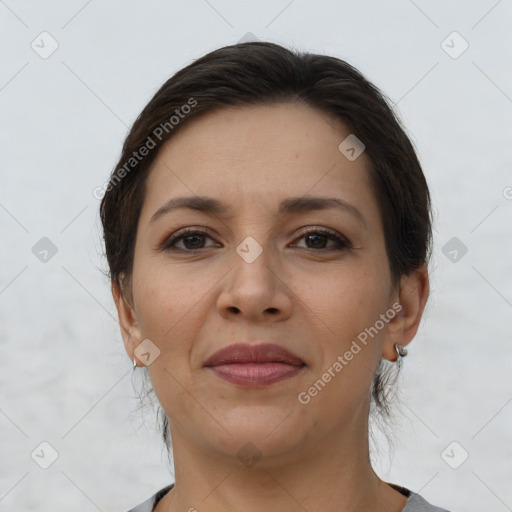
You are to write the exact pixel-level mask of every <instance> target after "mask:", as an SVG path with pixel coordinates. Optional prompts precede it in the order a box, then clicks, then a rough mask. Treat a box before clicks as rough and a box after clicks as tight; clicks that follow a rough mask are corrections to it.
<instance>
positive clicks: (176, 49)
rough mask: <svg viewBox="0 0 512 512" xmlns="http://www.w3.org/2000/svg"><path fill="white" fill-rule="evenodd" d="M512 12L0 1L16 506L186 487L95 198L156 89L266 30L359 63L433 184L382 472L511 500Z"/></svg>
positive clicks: (428, 493) (138, 497) (382, 5)
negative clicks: (145, 402) (146, 380)
mask: <svg viewBox="0 0 512 512" xmlns="http://www.w3.org/2000/svg"><path fill="white" fill-rule="evenodd" d="M511 22H512V1H511V0H500V1H496V0H479V1H458V2H454V1H426V0H415V2H413V1H410V0H393V1H386V2H381V1H373V2H372V1H368V0H366V1H355V0H350V1H334V0H332V1H326V0H324V1H315V2H313V1H309V2H307V1H305V0H295V1H291V2H290V1H289V0H284V1H277V2H271V1H269V0H264V1H261V0H260V1H258V2H248V1H244V2H241V1H239V2H236V1H234V0H209V1H206V0H191V1H189V2H185V1H183V2H177V1H168V2H164V1H162V0H146V1H135V0H124V1H123V2H120V1H113V0H102V1H100V0H89V1H85V0H73V1H70V0H67V1H65V2H64V1H46V2H40V1H35V0H19V1H15V0H5V1H0V144H1V146H0V149H1V151H0V229H1V231H0V232H1V248H2V250H1V264H0V347H1V370H0V393H1V395H0V397H1V399H0V400H1V401H0V464H1V469H0V471H1V472H0V510H2V511H4V510H5V511H7V510H18V511H32V510H34V511H35V510H37V511H43V510H64V509H66V510H67V509H71V510H80V511H83V512H89V511H90V512H94V511H97V510H100V511H103V512H106V511H112V512H115V511H120V512H123V511H125V510H127V509H129V508H131V507H133V506H134V505H136V504H137V503H139V502H141V501H144V500H145V499H146V498H147V497H148V496H150V495H151V494H153V493H154V492H156V491H157V490H158V489H160V488H161V487H163V486H164V485H167V484H168V483H171V482H172V481H173V480H172V475H171V474H170V473H169V471H170V470H172V467H169V466H168V464H167V461H166V453H165V450H164V448H163V444H162V442H161V440H160V434H159V432H158V431H157V430H156V428H155V425H154V411H151V409H146V410H145V411H143V412H139V411H137V403H138V402H137V400H136V398H135V397H136V391H135V390H134V386H135V389H138V388H139V385H140V382H139V381H138V380H137V377H135V378H134V380H133V381H132V371H131V370H132V366H131V362H130V361H129V360H128V357H127V355H126V353H125V351H124V347H123V344H122V341H121V336H120V332H119V327H118V325H117V323H116V315H115V308H114V304H113V301H112V298H111V295H110V288H109V284H108V282H107V280H106V278H105V277H104V276H103V275H102V273H101V269H106V260H105V259H104V258H103V256H102V243H101V234H100V230H99V227H100V222H99V216H98V206H99V201H98V200H97V199H96V198H95V197H94V196H93V194H92V191H93V189H94V188H95V187H97V186H101V185H103V183H104V182H105V180H106V179H107V177H108V175H109V173H110V171H111V170H112V168H113V166H114V165H115V164H116V162H117V159H118V157H119V155H120V151H121V144H122V142H123V139H124V136H125V135H126V133H127V130H128V128H129V126H130V125H131V123H132V122H133V121H134V120H135V118H136V116H137V115H138V113H139V112H140V110H141V109H142V108H143V106H144V105H145V104H146V103H147V102H148V101H149V99H150V98H151V97H152V95H153V94H154V92H155V91H156V90H157V89H158V88H159V87H160V85H161V84H162V83H163V82H164V81H165V80H166V79H167V78H168V77H170V76H171V75H172V74H173V73H174V72H176V71H177V70H178V69H180V68H181V67H183V66H184V65H186V64H188V63H190V62H191V61H192V60H193V59H195V58H198V57H200V56H201V55H203V54H205V53H207V52H208V51H211V50H213V49H215V48H218V47H220V46H225V45H229V44H234V43H236V42H238V41H239V40H240V39H241V38H242V37H244V35H245V34H246V33H248V32H251V33H253V34H254V35H255V36H256V37H257V38H259V39H261V40H268V41H272V42H276V43H280V44H284V45H287V46H291V47H296V48H298V49H301V50H308V51H312V52H316V53H327V54H330V55H334V56H337V57H340V58H342V59H345V60H347V61H348V62H350V63H351V64H353V65H355V66H356V67H357V68H358V69H360V70H361V71H362V72H363V73H364V74H365V75H366V76H367V77H368V78H369V79H370V80H371V81H373V82H374V83H375V84H376V85H377V86H378V87H379V88H381V89H382V90H383V91H384V92H385V93H386V94H387V95H388V96H389V97H390V99H391V100H392V101H393V102H394V103H395V104H396V105H397V107H398V109H399V112H400V114H401V117H402V119H403V121H404V123H405V125H406V126H407V129H408V131H409V133H410V135H411V137H412V139H413V141H414V143H415V145H416V147H417V149H418V153H419V156H420V159H421V162H422V164H423V166H424V171H425V174H426V176H427V180H428V182H429V185H430V188H431V191H432V195H433V200H434V212H435V217H436V221H435V226H434V228H435V232H434V233H435V251H434V258H433V261H432V265H431V269H432V274H431V286H432V295H431V299H430V302H429V305H428V308H427V311H426V313H425V317H424V320H423V322H422V325H421V327H420V331H419V333H418V335H417V336H416V338H415V340H414V341H413V343H411V344H410V345H409V347H408V348H409V355H408V356H407V357H406V358H405V359H404V365H405V367H404V371H403V378H402V380H401V388H402V393H403V394H402V397H403V400H404V402H405V403H404V405H403V406H402V410H403V417H402V420H400V418H399V417H397V421H396V427H395V429H396V430H395V434H396V435H397V437H398V438H399V442H398V443H397V446H396V448H395V450H394V452H393V453H391V454H390V455H388V454H387V452H386V451H382V453H381V455H380V457H379V461H378V464H377V467H376V470H377V471H378V473H379V475H380V476H381V477H382V478H384V479H385V480H386V481H388V482H394V483H397V484H400V485H403V486H406V487H408V488H410V489H412V490H414V491H416V492H419V493H420V494H422V495H423V496H424V497H425V498H426V499H427V500H428V501H430V502H431V503H433V504H436V505H440V506H443V507H445V508H447V509H449V510H450V511H452V512H456V511H464V512H471V511H475V512H476V511H481V510H485V511H486V512H502V511H503V512H505V511H507V510H512V487H511V486H510V483H511V480H510V478H511V475H512V434H511V432H512V428H511V427H512V386H511V381H512V379H511V369H512V350H511V345H510V343H511V342H510V320H511V318H512V258H511V254H512V241H511V240H512V236H511V235H512V222H511V219H512V200H511V198H512V188H511V187H512V171H511V168H512V144H511V141H512V121H511V120H512V68H511V66H510V63H511V62H512V30H511V29H510V27H511V26H512V24H511ZM43 31H47V32H48V33H49V34H51V37H52V38H54V39H55V40H56V41H57V42H58V48H57V50H56V51H55V52H54V53H53V54H52V55H51V56H49V57H48V58H47V59H43V58H41V57H40V56H39V54H38V53H36V52H35V51H34V50H33V49H32V48H31V43H32V41H34V40H35V43H34V44H39V45H40V46H42V43H41V42H40V41H41V37H39V34H40V33H41V32H43ZM453 31H457V32H458V33H459V34H460V35H461V36H462V37H463V38H464V40H465V41H467V43H469V47H468V49H467V50H466V51H465V52H464V53H462V54H461V55H460V56H458V57H457V58H452V57H453V55H454V54H456V53H458V52H459V51H460V50H461V49H462V48H463V46H462V45H463V41H462V40H460V39H457V36H450V38H449V39H448V40H447V42H446V43H444V46H445V49H448V50H449V51H451V52H452V56H450V55H449V54H448V53H447V52H446V51H445V49H443V46H442V41H443V40H445V39H446V38H447V36H449V35H450V34H451V33H452V32H453ZM454 37H455V38H454ZM38 41H39V43H38ZM49 43H50V40H49V39H47V40H46V43H45V48H49ZM446 45H449V46H452V48H451V49H449V48H446ZM507 187H509V188H507ZM42 237H48V238H49V239H50V240H51V241H52V242H53V244H55V246H56V247H57V253H56V254H55V255H54V256H53V257H52V258H51V259H49V261H47V262H46V263H43V262H42V261H40V260H39V259H38V258H37V257H36V256H35V255H34V254H33V252H32V247H33V246H34V245H35V244H36V243H37V242H38V241H39V240H40V239H41V238H42ZM452 237H457V238H458V239H459V240H460V241H461V242H462V243H464V244H465V246H466V247H467V249H468V251H467V253H466V254H465V255H464V256H462V257H460V258H459V259H458V261H456V262H453V261H451V260H450V259H449V258H448V257H447V256H445V254H444V253H443V252H442V249H443V246H444V245H445V244H446V243H447V242H448V241H449V240H450V239H451V238H452ZM138 371H139V372H140V371H141V369H139V370H138ZM43 441H46V442H48V443H50V444H51V445H52V446H53V447H54V448H55V449H56V450H57V452H58V459H57V460H56V461H55V462H54V463H53V464H52V465H51V466H50V467H49V468H48V469H42V468H41V467H39V466H38V465H37V464H36V463H35V462H34V460H33V459H32V458H31V453H32V452H33V450H34V449H36V448H37V447H38V446H39V444H40V443H41V442H43ZM453 441H456V442H457V443H458V445H455V448H454V449H453V451H452V450H451V448H453V446H452V447H451V448H450V449H448V451H447V452H446V451H445V452H444V453H445V456H444V458H445V459H450V461H451V463H452V465H453V464H455V462H457V461H459V462H460V460H461V457H462V455H463V452H462V450H465V451H467V452H468V453H469V457H468V459H467V460H466V461H465V462H464V463H463V464H462V465H460V467H458V468H457V469H453V468H452V467H450V466H449V465H448V464H447V462H445V460H444V458H443V456H442V453H443V451H444V450H445V448H446V447H447V446H448V445H450V443H452V442H453ZM459 445H460V446H459ZM46 453H48V451H47V452H46ZM454 461H455V462H454Z"/></svg>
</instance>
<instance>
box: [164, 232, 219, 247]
mask: <svg viewBox="0 0 512 512" xmlns="http://www.w3.org/2000/svg"><path fill="white" fill-rule="evenodd" d="M204 238H210V240H212V238H211V237H210V236H209V235H208V230H207V229H206V228H204V229H197V228H186V229H184V230H183V231H181V232H179V233H178V234H177V235H174V236H171V237H170V238H168V239H167V240H166V241H164V243H163V244H162V246H161V247H160V249H161V250H163V251H183V252H194V251H196V250H198V249H203V248H204V240H203V239H204ZM178 242H183V245H184V248H182V247H176V244H177V243H178Z"/></svg>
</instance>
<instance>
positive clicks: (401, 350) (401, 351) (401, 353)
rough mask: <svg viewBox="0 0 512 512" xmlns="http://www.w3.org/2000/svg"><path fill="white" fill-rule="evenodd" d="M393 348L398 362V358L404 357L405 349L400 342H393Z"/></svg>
mask: <svg viewBox="0 0 512 512" xmlns="http://www.w3.org/2000/svg"><path fill="white" fill-rule="evenodd" d="M395 350H396V354H397V359H396V360H397V362H400V359H401V358H402V357H405V356H406V355H407V349H406V348H404V346H403V345H400V343H395Z"/></svg>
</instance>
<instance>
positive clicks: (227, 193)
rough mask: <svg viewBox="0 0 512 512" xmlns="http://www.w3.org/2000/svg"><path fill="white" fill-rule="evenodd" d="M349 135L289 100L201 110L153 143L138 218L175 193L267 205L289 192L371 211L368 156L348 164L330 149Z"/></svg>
mask: <svg viewBox="0 0 512 512" xmlns="http://www.w3.org/2000/svg"><path fill="white" fill-rule="evenodd" d="M349 135H350V130H349V129H348V128H347V127H346V126H345V125H344V124H343V123H341V122H339V121H337V122H335V121H334V120H333V119H332V118H330V117H328V116H327V114H325V113H323V112H321V111H319V110H317V109H314V108H312V107H309V106H307V105H302V104H297V103H283V104H276V105H270V106H266V105H265V106H243V107H238V106H237V107H228V108H222V109H218V110H215V111H211V112H207V113H206V114H203V115H201V116H200V117H199V118H197V119H193V120H191V121H190V122H189V123H187V124H186V125H184V126H183V127H182V128H180V131H178V132H177V133H176V134H175V135H173V137H172V138H171V139H169V140H168V141H167V142H166V143H165V144H164V145H163V146H162V147H161V148H160V151H159V154H158V155H157V157H156V159H155V161H154V163H153V166H152V170H151V172H150V174H149V176H148V181H147V188H146V197H145V201H144V207H143V212H142V213H141V217H144V221H145V222H146V223H147V222H148V221H149V218H150V217H151V215H152V214H153V213H154V211H155V210H156V209H158V208H159V207H160V206H161V205H162V204H163V203H164V202H166V201H168V200H169V199H170V198H172V197H177V196H183V195H187V196H191V195H198V196H203V195H209V196H214V197H218V198H219V199H221V200H222V201H223V202H226V203H228V204H230V205H233V206H234V207H236V205H239V206H240V207H242V206H244V205H247V201H251V202H253V203H254V204H260V205H261V206H262V207H263V208H267V209H272V208H274V206H276V205H277V204H278V203H279V202H280V201H281V200H282V199H285V198H287V197H290V196H296V197H297V196H304V195H316V196H318V195H329V196H330V197H332V196H333V195H334V196H338V197H340V198H341V199H345V200H347V201H350V202H351V203H353V204H355V205H356V206H358V208H360V209H362V210H366V211H367V212H368V214H369V215H371V214H372V213H376V206H375V204H374V202H375V200H374V198H373V194H372V192H371V187H370V183H369V175H368V170H367V167H368V162H369V161H368V159H367V157H366V155H365V154H364V153H363V154H361V155H360V156H359V157H358V158H357V159H355V160H353V161H351V160H349V159H347V158H346V156H344V154H342V153H341V152H340V150H339V148H338V146H339V145H340V143H341V142H342V141H343V140H344V139H345V138H346V137H347V136H349ZM276 207H277V206H276ZM372 209H373V212H372V211H368V210H372ZM141 221H143V219H142V218H141Z"/></svg>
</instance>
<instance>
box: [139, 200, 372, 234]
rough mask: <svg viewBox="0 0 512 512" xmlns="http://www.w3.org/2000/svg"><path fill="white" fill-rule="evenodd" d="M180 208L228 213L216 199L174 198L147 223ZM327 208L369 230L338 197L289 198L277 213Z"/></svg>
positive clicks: (359, 214)
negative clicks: (353, 218) (341, 211)
mask: <svg viewBox="0 0 512 512" xmlns="http://www.w3.org/2000/svg"><path fill="white" fill-rule="evenodd" d="M180 208H188V209H190V210H196V211H200V212H204V213H207V214H212V215H223V214H226V213H227V212H228V211H229V207H228V206H227V205H226V204H224V203H222V202H221V201H219V200H217V199H214V198H213V197H207V196H190V197H175V198H173V199H170V200H169V201H167V202H166V203H165V204H164V205H162V206H161V207H160V208H159V209H158V210H157V211H156V212H155V213H154V214H153V216H152V217H151V219H150V221H149V223H152V222H154V221H155V220H157V219H158V218H160V217H162V216H163V215H165V214H167V213H169V212H172V211H175V210H177V209H180ZM329 208H337V209H340V210H343V211H346V212H347V213H350V214H351V215H352V216H354V217H356V218H357V220H358V221H359V222H360V223H361V224H362V225H363V226H364V228H365V229H366V230H369V228H368V224H367V222H366V219H365V218H364V216H363V214H362V213H361V212H360V211H359V210H358V209H357V208H356V207H355V206H354V205H353V204H350V203H348V202H347V201H345V200H344V199H340V198H338V197H313V196H303V197H289V198H287V199H284V200H283V201H281V203H280V204H279V210H278V212H279V214H281V215H286V214H288V215H289V214H293V213H304V212H311V211H315V210H327V209H329Z"/></svg>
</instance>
